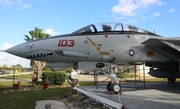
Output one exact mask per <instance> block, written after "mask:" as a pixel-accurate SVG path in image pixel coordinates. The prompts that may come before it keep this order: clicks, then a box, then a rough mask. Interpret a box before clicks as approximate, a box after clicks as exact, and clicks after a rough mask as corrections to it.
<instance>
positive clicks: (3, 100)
mask: <svg viewBox="0 0 180 109" xmlns="http://www.w3.org/2000/svg"><path fill="white" fill-rule="evenodd" d="M71 91H72V88H71V87H68V88H50V89H48V90H37V91H25V92H10V93H8V94H2V95H0V109H34V108H35V106H36V101H37V100H51V99H57V98H61V97H62V96H63V95H65V94H67V93H69V92H71Z"/></svg>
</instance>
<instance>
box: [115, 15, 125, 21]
mask: <svg viewBox="0 0 180 109" xmlns="http://www.w3.org/2000/svg"><path fill="white" fill-rule="evenodd" d="M122 19H124V18H123V17H122V16H121V17H117V18H116V20H122Z"/></svg>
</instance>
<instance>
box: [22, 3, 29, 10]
mask: <svg viewBox="0 0 180 109" xmlns="http://www.w3.org/2000/svg"><path fill="white" fill-rule="evenodd" d="M30 6H31V5H30V4H24V5H22V6H21V7H20V8H19V9H21V10H23V9H27V8H29V7H30Z"/></svg>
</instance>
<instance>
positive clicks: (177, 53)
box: [5, 23, 180, 90]
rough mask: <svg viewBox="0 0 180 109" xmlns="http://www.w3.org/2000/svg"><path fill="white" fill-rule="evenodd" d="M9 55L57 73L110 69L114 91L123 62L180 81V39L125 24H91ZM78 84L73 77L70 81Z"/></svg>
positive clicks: (26, 45) (17, 48)
mask: <svg viewBox="0 0 180 109" xmlns="http://www.w3.org/2000/svg"><path fill="white" fill-rule="evenodd" d="M5 52H8V53H10V54H13V55H16V56H19V57H23V58H26V59H34V60H39V61H46V62H47V66H49V67H51V68H52V69H54V70H58V69H65V68H68V67H71V66H73V67H74V68H75V69H97V68H102V69H105V68H108V69H109V75H110V76H109V77H112V79H111V84H110V85H108V87H110V88H111V86H112V85H113V86H114V90H116V89H119V87H118V85H117V84H116V85H114V84H115V82H114V80H115V79H116V76H115V75H114V73H116V71H117V70H116V69H115V68H116V65H117V64H118V63H121V62H126V63H129V64H132V65H133V64H144V63H145V65H146V66H148V67H151V71H150V72H149V74H151V75H152V76H155V77H159V78H167V79H168V81H169V82H172V83H173V82H175V80H176V78H179V77H180V73H179V68H180V66H179V62H180V61H179V59H180V38H164V37H162V36H159V35H157V34H155V33H152V32H149V31H147V30H144V29H141V28H138V27H136V26H132V25H127V24H122V23H99V24H90V25H88V26H85V27H83V28H81V29H79V30H77V31H74V32H72V33H71V34H65V35H58V36H53V37H49V38H44V39H38V40H33V41H29V42H26V43H23V44H19V45H16V46H14V47H12V48H9V49H7V50H5ZM74 80H77V75H76V74H75V73H72V74H71V75H70V81H72V82H74Z"/></svg>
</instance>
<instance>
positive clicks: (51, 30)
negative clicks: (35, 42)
mask: <svg viewBox="0 0 180 109" xmlns="http://www.w3.org/2000/svg"><path fill="white" fill-rule="evenodd" d="M45 33H48V34H50V35H51V36H53V35H57V34H58V32H54V30H53V29H51V28H50V29H47V30H46V32H45Z"/></svg>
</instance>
